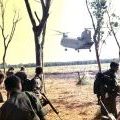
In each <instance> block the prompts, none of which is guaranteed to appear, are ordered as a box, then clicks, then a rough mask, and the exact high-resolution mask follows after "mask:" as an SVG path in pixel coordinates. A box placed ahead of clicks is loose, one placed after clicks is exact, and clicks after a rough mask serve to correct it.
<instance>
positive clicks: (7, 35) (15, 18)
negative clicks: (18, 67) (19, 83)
mask: <svg viewBox="0 0 120 120" xmlns="http://www.w3.org/2000/svg"><path fill="white" fill-rule="evenodd" d="M0 8H1V9H0V10H1V24H0V29H1V36H2V39H3V45H4V51H3V58H2V60H3V69H4V73H5V67H6V55H7V50H8V47H9V45H10V43H11V41H12V39H13V36H14V33H15V30H16V25H17V23H18V21H19V20H20V18H19V14H17V12H16V11H14V16H13V19H12V28H11V30H10V31H9V33H6V31H7V30H6V27H5V13H6V3H4V2H3V0H0Z"/></svg>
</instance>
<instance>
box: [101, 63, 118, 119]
mask: <svg viewBox="0 0 120 120" xmlns="http://www.w3.org/2000/svg"><path fill="white" fill-rule="evenodd" d="M118 68H119V64H118V63H117V62H111V63H110V69H109V70H107V71H105V72H104V73H103V75H104V86H101V100H102V102H103V104H104V105H105V107H106V108H107V110H108V112H109V113H112V114H113V115H114V116H115V118H117V109H116V96H117V92H118V85H117V82H116V75H115V74H116V72H117V71H118ZM101 114H102V115H103V116H104V115H105V116H107V113H106V111H105V109H104V108H103V106H102V105H101Z"/></svg>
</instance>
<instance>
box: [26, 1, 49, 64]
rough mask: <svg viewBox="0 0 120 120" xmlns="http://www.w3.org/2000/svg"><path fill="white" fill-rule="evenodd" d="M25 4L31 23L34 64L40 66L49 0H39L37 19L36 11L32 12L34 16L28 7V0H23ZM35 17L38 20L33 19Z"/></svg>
mask: <svg viewBox="0 0 120 120" xmlns="http://www.w3.org/2000/svg"><path fill="white" fill-rule="evenodd" d="M24 1H25V5H26V8H27V12H28V14H29V18H30V20H31V23H32V27H33V33H34V41H35V53H36V66H42V59H43V58H42V56H43V46H44V40H45V30H46V23H47V19H48V16H49V8H50V3H51V0H40V3H41V7H42V18H41V20H40V19H39V17H38V15H37V13H36V11H35V12H34V14H35V17H34V15H33V13H32V9H31V7H30V3H29V0H24ZM35 18H36V19H37V21H38V25H37V21H35ZM42 32H43V39H42V40H41V42H40V37H41V34H42Z"/></svg>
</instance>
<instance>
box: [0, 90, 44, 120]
mask: <svg viewBox="0 0 120 120" xmlns="http://www.w3.org/2000/svg"><path fill="white" fill-rule="evenodd" d="M10 96H11V97H10V98H9V99H8V100H7V101H6V102H5V103H4V104H3V105H2V107H1V108H0V120H45V118H44V113H43V110H42V106H41V103H40V101H39V99H38V98H37V97H36V95H35V94H34V93H32V92H12V94H11V95H10Z"/></svg>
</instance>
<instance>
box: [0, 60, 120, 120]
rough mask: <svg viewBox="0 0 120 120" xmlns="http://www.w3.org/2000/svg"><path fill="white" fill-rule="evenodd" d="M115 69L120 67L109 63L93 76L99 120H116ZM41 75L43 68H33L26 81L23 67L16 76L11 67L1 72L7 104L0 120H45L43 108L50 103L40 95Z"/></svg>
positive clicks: (0, 109) (0, 77) (115, 63)
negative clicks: (107, 68) (106, 68)
mask: <svg viewBox="0 0 120 120" xmlns="http://www.w3.org/2000/svg"><path fill="white" fill-rule="evenodd" d="M118 69H119V64H118V63H117V62H111V63H110V69H109V70H107V71H105V72H103V73H101V72H100V73H98V74H97V75H96V80H95V82H94V93H95V94H96V95H97V98H98V104H99V105H100V106H101V115H102V117H101V119H102V120H106V119H110V120H111V119H112V118H110V117H111V116H110V114H109V113H111V114H112V115H113V116H114V118H115V119H118V120H119V118H118V115H117V109H116V97H117V96H118V95H119V86H118V84H117V81H116V72H117V71H118ZM42 73H43V70H42V68H41V67H39V66H38V67H36V68H35V76H34V77H33V78H32V79H31V80H29V79H28V78H27V74H26V72H25V68H24V67H21V69H20V71H18V72H16V73H15V72H14V68H13V67H10V68H9V69H8V71H7V72H6V75H4V74H3V73H2V72H1V71H0V84H2V83H3V82H4V87H5V90H6V91H7V100H6V101H5V102H4V104H3V105H2V106H1V108H0V120H45V114H46V113H45V112H44V109H43V106H44V105H46V104H48V102H49V101H48V100H47V99H46V98H45V97H44V96H43V95H42V92H41V91H42V88H43V81H42V77H41V75H42ZM51 106H52V105H51ZM56 113H57V112H56ZM105 116H108V117H105ZM112 120H113V119H112Z"/></svg>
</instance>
